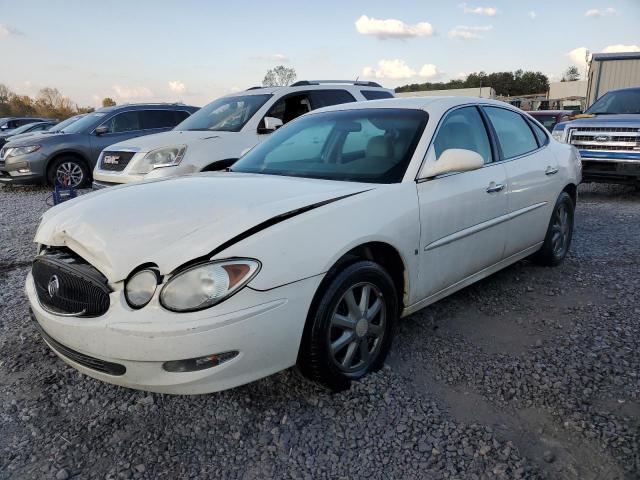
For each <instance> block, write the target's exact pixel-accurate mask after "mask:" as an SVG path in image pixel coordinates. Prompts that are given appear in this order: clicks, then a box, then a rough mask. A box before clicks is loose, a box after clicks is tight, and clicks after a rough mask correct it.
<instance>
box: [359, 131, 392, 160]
mask: <svg viewBox="0 0 640 480" xmlns="http://www.w3.org/2000/svg"><path fill="white" fill-rule="evenodd" d="M365 155H366V157H367V158H371V157H384V158H393V145H392V144H391V140H390V139H389V138H387V137H385V136H384V135H379V136H377V137H372V138H371V139H370V140H369V142H368V143H367V150H366V151H365Z"/></svg>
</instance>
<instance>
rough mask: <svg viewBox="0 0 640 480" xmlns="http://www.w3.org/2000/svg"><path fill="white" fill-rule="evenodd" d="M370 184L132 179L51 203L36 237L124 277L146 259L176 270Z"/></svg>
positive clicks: (235, 177)
mask: <svg viewBox="0 0 640 480" xmlns="http://www.w3.org/2000/svg"><path fill="white" fill-rule="evenodd" d="M370 188H371V185H366V184H358V183H350V182H337V181H328V180H314V179H304V178H294V177H281V176H274V175H254V174H245V173H231V172H229V173H221V172H212V173H203V174H197V175H190V176H185V177H179V178H173V179H164V180H158V181H149V182H142V183H138V184H127V185H123V186H119V187H112V188H108V189H104V190H100V191H96V192H93V193H90V194H87V195H84V196H82V197H79V198H77V199H74V200H70V201H68V202H65V203H63V204H61V205H59V206H57V207H54V208H52V209H50V210H49V211H47V212H46V213H45V214H44V215H43V217H42V222H41V224H40V226H39V228H38V231H37V232H36V236H35V241H36V242H37V243H40V244H44V245H49V246H66V247H68V248H70V249H71V250H73V251H74V252H76V253H77V254H78V255H80V256H81V257H83V258H84V259H85V260H87V261H88V262H90V263H91V264H92V265H93V266H94V267H96V268H97V269H98V270H100V271H101V272H102V273H103V274H104V275H105V276H106V277H107V278H108V280H109V281H110V282H117V281H120V280H123V279H125V278H126V277H127V276H128V275H129V273H130V272H131V271H132V270H133V269H134V268H136V267H137V266H139V265H142V264H144V263H155V264H156V265H158V267H159V268H160V271H161V273H162V274H167V273H170V272H171V271H173V270H174V269H175V268H176V267H178V266H180V265H182V264H184V263H186V262H188V261H190V260H193V259H195V258H198V257H202V256H206V255H207V254H208V253H209V252H211V251H213V250H214V249H216V248H217V247H219V246H221V245H222V244H224V243H225V242H227V241H229V240H231V239H233V238H234V237H236V236H237V235H240V234H243V233H245V232H247V231H248V230H250V229H252V228H253V227H255V226H256V225H259V224H261V223H263V222H267V221H269V220H270V219H273V218H274V217H278V216H280V215H283V214H286V213H288V212H292V211H295V210H298V209H300V208H304V207H308V206H310V205H314V204H316V203H321V202H326V201H328V200H332V199H335V198H338V197H342V196H344V195H350V194H354V193H358V192H361V191H364V190H368V189H370Z"/></svg>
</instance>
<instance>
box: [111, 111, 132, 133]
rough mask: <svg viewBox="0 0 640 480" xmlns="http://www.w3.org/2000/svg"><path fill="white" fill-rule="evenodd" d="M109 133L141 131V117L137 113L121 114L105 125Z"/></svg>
mask: <svg viewBox="0 0 640 480" xmlns="http://www.w3.org/2000/svg"><path fill="white" fill-rule="evenodd" d="M104 125H105V126H106V127H108V128H109V131H108V133H123V132H134V131H136V130H140V116H139V115H138V112H137V111H133V112H123V113H119V114H118V115H116V116H115V117H112V118H111V119H109V120H107V122H106V123H104Z"/></svg>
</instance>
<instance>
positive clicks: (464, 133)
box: [433, 107, 493, 164]
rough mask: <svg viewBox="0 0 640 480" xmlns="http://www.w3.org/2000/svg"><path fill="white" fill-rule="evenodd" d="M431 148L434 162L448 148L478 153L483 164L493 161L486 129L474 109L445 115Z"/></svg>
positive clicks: (458, 110) (470, 108)
mask: <svg viewBox="0 0 640 480" xmlns="http://www.w3.org/2000/svg"><path fill="white" fill-rule="evenodd" d="M433 148H434V150H435V154H436V160H438V159H439V158H440V155H442V153H443V152H444V151H445V150H449V149H450V148H461V149H464V150H471V151H473V152H476V153H479V154H480V156H481V157H482V159H483V160H484V163H485V164H487V163H491V161H492V160H493V156H492V154H491V144H490V143H489V136H488V135H487V129H486V128H485V126H484V122H483V121H482V117H481V116H480V112H478V109H477V108H476V107H463V108H458V109H457V110H454V111H453V112H451V113H450V114H449V115H447V117H446V118H445V120H444V122H442V125H441V126H440V130H438V134H437V135H436V139H435V140H434V142H433Z"/></svg>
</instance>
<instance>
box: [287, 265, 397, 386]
mask: <svg viewBox="0 0 640 480" xmlns="http://www.w3.org/2000/svg"><path fill="white" fill-rule="evenodd" d="M365 290H367V291H368V292H369V293H368V294H366V298H367V299H368V301H367V302H366V304H367V306H366V307H365V308H364V310H365V311H366V312H367V313H365V314H364V315H362V310H359V311H360V315H361V316H360V317H359V320H358V317H357V315H352V313H353V310H352V309H351V308H349V307H348V304H349V301H348V299H347V298H346V297H351V296H352V297H353V299H354V300H355V305H354V304H353V303H352V304H351V305H352V306H353V307H354V308H355V306H357V307H358V308H360V305H361V304H364V303H365V302H364V301H363V299H362V296H363V295H365ZM349 292H351V295H350V294H349ZM358 295H359V296H358ZM377 308H379V310H377ZM375 311H377V312H378V313H373V312H375ZM367 317H370V318H367ZM397 317H398V297H397V293H396V288H395V286H394V283H393V280H392V279H391V277H390V276H389V274H388V273H387V272H386V271H385V270H384V269H383V268H382V267H381V266H380V265H378V264H377V263H375V262H372V261H368V260H356V261H354V262H353V263H350V264H347V265H346V266H345V265H343V267H342V269H340V270H338V271H335V272H330V273H329V274H328V276H327V278H326V279H325V281H323V282H322V284H321V285H320V287H319V289H318V292H317V293H316V296H315V298H314V301H313V303H312V305H311V308H310V310H309V314H308V317H307V323H306V325H305V331H304V334H303V338H302V342H301V345H300V351H299V354H298V368H299V370H300V372H301V373H302V374H303V375H304V376H305V377H306V378H308V379H309V380H311V381H313V382H316V383H318V384H320V385H322V386H324V387H327V388H329V389H331V390H334V391H340V390H345V389H348V388H349V387H350V385H351V380H357V379H359V378H362V377H363V376H365V375H366V374H367V373H369V372H373V371H377V370H379V369H380V368H381V367H382V366H383V365H384V360H385V358H386V356H387V354H388V353H389V349H390V348H391V341H392V338H393V331H394V325H395V323H396V319H397ZM338 319H339V320H338ZM346 320H348V321H349V322H350V323H349V325H350V326H348V327H347V326H345V325H344V324H341V325H337V324H336V322H341V323H342V322H346ZM351 322H352V323H351ZM345 335H346V336H345ZM347 337H348V338H347ZM343 339H344V341H346V343H344V345H343V346H342V347H341V348H340V349H338V350H332V345H333V346H334V347H335V346H337V345H339V344H340V345H341V344H342V343H341V342H343ZM352 344H356V346H355V347H354V346H352ZM363 345H364V346H363ZM364 349H366V350H367V352H368V353H367V352H364ZM347 356H349V358H347Z"/></svg>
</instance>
